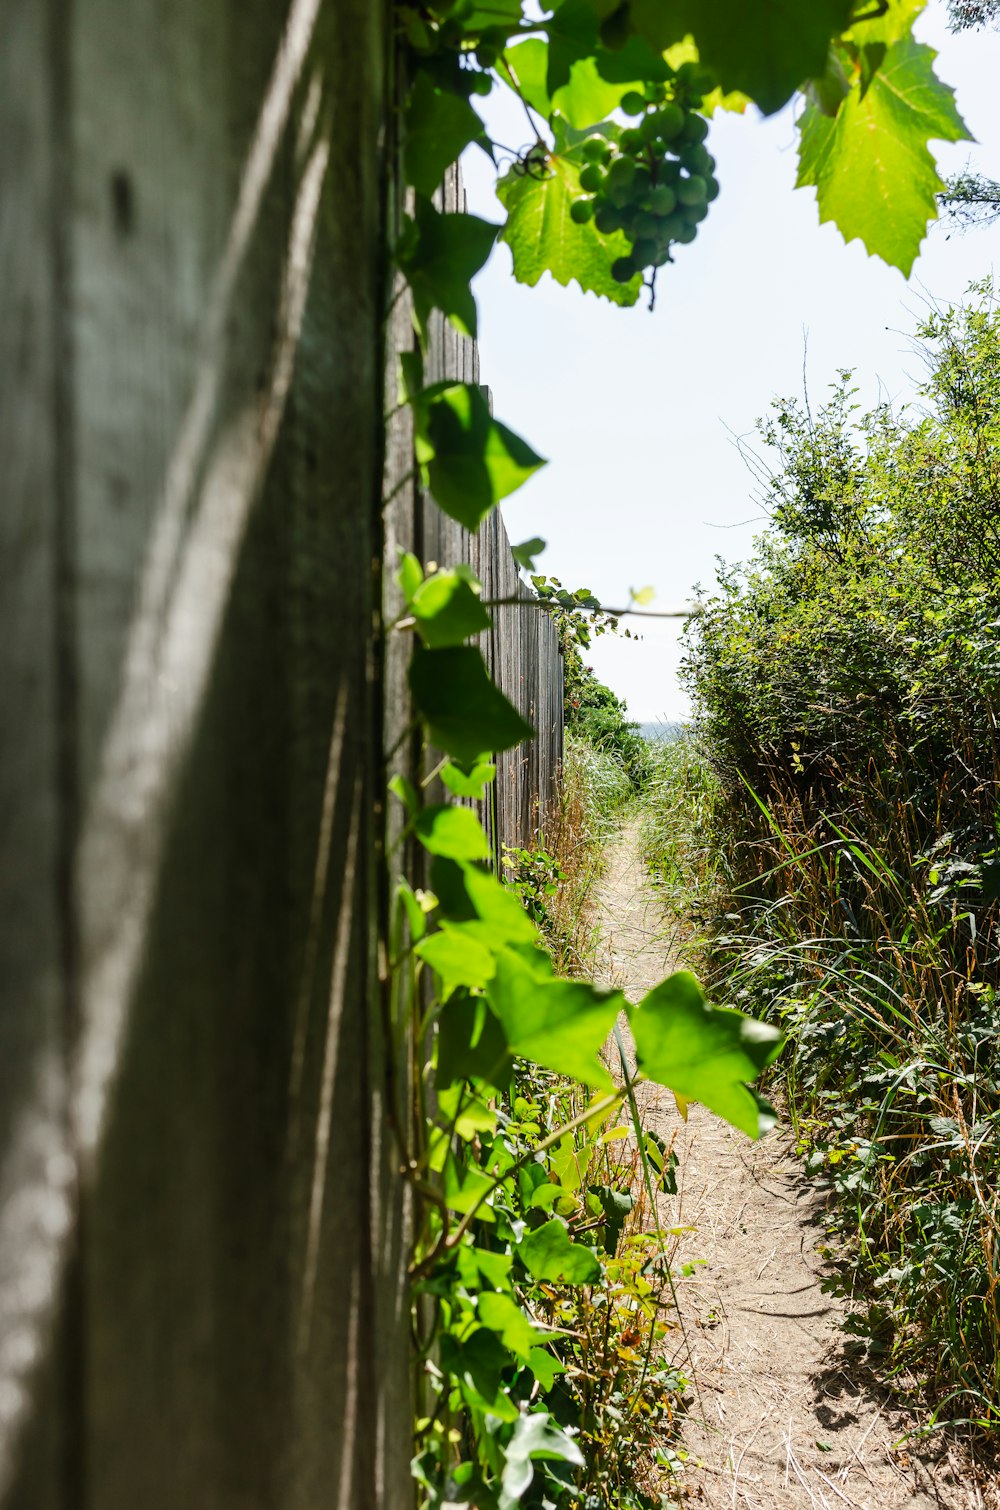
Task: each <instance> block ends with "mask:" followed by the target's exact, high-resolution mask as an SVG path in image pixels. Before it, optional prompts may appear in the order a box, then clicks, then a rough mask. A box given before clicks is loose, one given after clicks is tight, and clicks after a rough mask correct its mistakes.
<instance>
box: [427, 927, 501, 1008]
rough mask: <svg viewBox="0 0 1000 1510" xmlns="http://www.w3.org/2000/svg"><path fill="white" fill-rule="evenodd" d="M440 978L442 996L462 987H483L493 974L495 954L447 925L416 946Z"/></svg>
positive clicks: (478, 988) (457, 929)
mask: <svg viewBox="0 0 1000 1510" xmlns="http://www.w3.org/2000/svg"><path fill="white" fill-rule="evenodd" d="M413 952H414V954H416V956H417V957H418V959H422V960H424V961H425V962H426V963H427V964H428V965H430V967H431V969H432V970H433V971H434V973H435V974H436V975H438V976H439V977H440V980H441V995H442V996H450V995H451V993H452V991H454V990H456V989H457V988H458V987H460V986H463V987H464V986H470V987H472V988H474V989H476V990H482V989H483V987H484V986H486V985H487V984H488V983H489V981H490V980H491V979H492V977H493V972H494V970H495V969H496V956H495V955H494V953H493V951H492V950H491V949H488V948H487V947H486V945H485V944H480V943H479V942H478V941H477V940H476V939H474V938H469V937H468V936H467V935H466V934H463V933H462V931H461V929H460V928H455V927H449V926H447V925H445V926H444V927H443V928H440V929H439V930H438V932H437V933H432V934H431V936H430V938H425V939H421V940H420V942H419V944H417V945H416V946H415V948H414V951H413Z"/></svg>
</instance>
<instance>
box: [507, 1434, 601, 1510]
mask: <svg viewBox="0 0 1000 1510" xmlns="http://www.w3.org/2000/svg"><path fill="white" fill-rule="evenodd" d="M505 1458H506V1461H505V1463H504V1468H503V1474H502V1477H501V1480H500V1485H501V1493H500V1501H499V1510H514V1507H515V1506H518V1505H520V1503H521V1500H522V1497H523V1496H524V1494H525V1493H526V1492H527V1490H528V1488H529V1486H530V1484H531V1480H532V1478H533V1477H534V1469H533V1468H532V1466H531V1464H532V1459H534V1458H549V1459H554V1460H555V1461H556V1462H560V1463H571V1464H572V1465H573V1467H574V1468H582V1467H583V1466H584V1459H583V1453H582V1452H581V1451H580V1449H579V1447H578V1446H577V1444H576V1442H574V1440H573V1438H572V1437H570V1436H568V1435H567V1434H566V1432H565V1431H563V1429H562V1427H561V1426H558V1425H557V1424H556V1422H555V1421H554V1420H553V1418H552V1417H551V1416H550V1415H549V1413H548V1411H543V1410H536V1411H530V1412H529V1413H528V1414H527V1415H524V1416H522V1417H521V1419H520V1420H519V1421H518V1423H517V1425H516V1427H515V1428H514V1434H513V1436H512V1437H511V1439H510V1441H509V1442H508V1443H507V1448H506V1452H505Z"/></svg>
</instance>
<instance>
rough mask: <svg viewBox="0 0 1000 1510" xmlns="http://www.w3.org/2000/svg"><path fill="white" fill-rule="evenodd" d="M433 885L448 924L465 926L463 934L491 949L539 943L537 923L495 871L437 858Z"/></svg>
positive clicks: (433, 870) (432, 878)
mask: <svg viewBox="0 0 1000 1510" xmlns="http://www.w3.org/2000/svg"><path fill="white" fill-rule="evenodd" d="M457 811H460V812H469V809H468V808H460V809H457ZM431 886H432V887H433V890H434V893H435V895H436V896H437V897H438V899H439V902H440V905H441V911H442V914H443V915H444V916H445V917H447V919H448V921H449V922H457V923H463V924H465V925H466V927H465V929H464V932H465V933H466V934H468V936H469V937H470V938H475V939H478V940H479V941H480V943H482V944H485V945H486V946H487V947H488V948H491V949H502V948H504V947H505V946H506V945H507V944H534V943H536V942H537V940H538V930H537V929H536V927H535V925H534V923H533V922H532V921H531V919H530V918H529V916H528V914H527V913H526V912H525V910H524V908H523V907H522V906H521V904H520V902H519V901H518V899H517V897H516V896H515V895H514V893H513V892H512V891H509V890H508V889H507V887H506V886H501V884H500V882H499V881H498V880H497V878H496V876H494V875H493V874H492V872H490V871H488V870H484V869H482V868H481V867H480V866H478V865H460V864H456V863H455V861H454V860H449V859H442V858H440V857H438V858H436V859H435V860H434V863H433V865H432V866H431Z"/></svg>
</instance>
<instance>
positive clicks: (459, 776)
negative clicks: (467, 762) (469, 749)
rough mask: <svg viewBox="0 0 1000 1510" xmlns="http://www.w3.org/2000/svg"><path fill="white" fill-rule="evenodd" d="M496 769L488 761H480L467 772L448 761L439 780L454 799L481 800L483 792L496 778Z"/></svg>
mask: <svg viewBox="0 0 1000 1510" xmlns="http://www.w3.org/2000/svg"><path fill="white" fill-rule="evenodd" d="M496 773H497V768H496V766H495V765H492V764H491V763H490V762H489V761H484V760H480V761H478V762H477V763H476V764H475V765H474V766H472V767H471V769H469V770H468V771H463V770H462V768H461V766H457V765H455V764H453V762H451V761H449V762H448V764H447V765H446V766H443V767H442V769H441V780H442V781H443V782H444V784H445V786H446V787H447V788H448V790H449V792H451V793H452V795H453V796H455V797H475V798H477V799H479V800H482V796H483V792H484V791H485V789H486V787H487V786H488V785H489V783H490V782H491V781H492V780H493V778H494V777H495V776H496Z"/></svg>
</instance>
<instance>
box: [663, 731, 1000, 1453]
mask: <svg viewBox="0 0 1000 1510" xmlns="http://www.w3.org/2000/svg"><path fill="white" fill-rule="evenodd" d="M887 742H888V744H889V745H890V746H891V732H889V731H887ZM889 753H890V756H892V755H894V756H895V757H896V758H895V759H893V758H890V759H888V760H886V761H885V762H884V763H881V764H880V766H879V767H876V766H875V765H874V764H873V765H872V766H870V767H869V768H868V769H867V770H866V771H865V772H864V773H863V778H862V777H861V776H858V777H853V778H852V777H851V776H850V775H849V774H848V773H846V772H840V773H838V776H839V780H838V781H837V782H836V783H831V782H829V781H828V780H825V779H823V780H816V781H810V777H809V772H808V771H803V770H801V769H798V767H797V763H796V762H794V761H793V762H789V763H779V762H777V761H773V762H771V763H769V764H767V767H766V769H765V768H762V769H760V770H759V771H758V772H757V773H756V776H757V779H756V780H755V782H754V783H753V787H751V785H750V784H749V783H748V782H747V781H746V780H744V779H741V778H739V777H732V776H731V777H730V779H729V780H728V781H727V780H726V779H725V778H724V777H722V776H720V773H718V772H715V771H713V770H712V769H711V767H710V766H709V765H708V763H707V762H706V760H705V758H704V755H703V754H700V753H699V750H698V745H697V743H696V742H695V741H693V740H692V741H688V742H687V743H686V744H682V745H680V746H679V747H674V748H673V749H672V750H671V749H670V747H668V748H667V750H666V751H664V754H663V756H662V757H661V762H660V768H659V771H658V777H657V780H656V782H655V783H654V785H653V787H652V802H651V812H650V817H649V820H648V822H647V825H646V845H647V855H648V858H649V861H650V864H651V866H652V867H653V869H654V873H655V872H656V871H657V870H659V872H660V874H661V876H662V877H663V879H664V884H665V885H667V886H668V887H671V888H673V890H674V893H675V897H676V898H677V899H680V898H683V897H684V896H685V895H686V896H687V897H689V898H692V899H693V902H694V907H695V910H696V912H698V913H699V914H700V915H701V917H702V919H703V921H704V922H705V924H706V926H705V928H704V929H703V931H702V935H701V949H702V960H701V964H702V967H703V969H705V970H706V972H707V974H708V975H709V979H710V984H711V986H712V989H713V992H714V994H715V996H716V999H718V1000H726V1001H729V1002H731V1003H733V1004H734V1005H739V1006H741V1007H743V1008H744V1009H745V1010H749V1011H752V1012H755V1013H757V1014H760V1015H764V1016H767V1017H769V1018H771V1019H772V1020H777V1021H778V1022H779V1023H780V1024H781V1025H782V1026H783V1027H784V1029H785V1031H786V1032H787V1033H788V1037H789V1043H788V1047H787V1049H786V1051H785V1053H784V1055H783V1057H782V1060H781V1062H780V1065H779V1070H778V1073H779V1075H780V1077H781V1079H782V1082H783V1088H784V1093H785V1099H786V1102H787V1106H788V1111H789V1115H790V1117H791V1120H792V1123H793V1125H794V1128H795V1130H796V1133H797V1135H798V1139H799V1146H800V1149H801V1151H802V1153H803V1155H804V1156H805V1159H806V1163H807V1167H808V1169H809V1170H810V1171H811V1172H812V1173H814V1174H815V1175H817V1176H819V1177H821V1178H823V1179H825V1180H826V1181H827V1182H828V1185H829V1188H830V1190H831V1192H832V1194H833V1197H834V1205H833V1211H832V1215H833V1223H834V1231H835V1232H836V1240H835V1242H833V1243H832V1245H831V1250H830V1251H831V1256H832V1257H833V1258H835V1259H839V1260H840V1272H841V1281H842V1284H843V1285H844V1287H845V1288H846V1289H847V1290H848V1291H849V1292H850V1293H851V1294H852V1295H853V1296H854V1297H855V1298H856V1299H857V1300H859V1301H860V1302H861V1303H862V1304H861V1307H860V1310H859V1311H858V1312H857V1313H856V1315H855V1320H854V1322H853V1326H854V1328H855V1331H856V1342H855V1346H856V1347H857V1348H858V1349H859V1350H860V1349H862V1348H863V1349H866V1350H867V1351H868V1353H869V1354H870V1355H872V1356H873V1357H877V1358H881V1360H882V1362H883V1366H884V1367H885V1368H886V1369H887V1370H888V1371H889V1372H893V1371H895V1372H896V1373H897V1374H899V1375H901V1376H902V1375H906V1376H907V1377H909V1378H911V1379H912V1378H917V1379H919V1380H920V1381H922V1385H923V1388H924V1391H925V1398H926V1400H927V1402H928V1409H929V1412H930V1414H931V1418H932V1419H933V1420H934V1421H938V1420H953V1421H954V1420H960V1421H965V1422H971V1423H974V1425H975V1426H976V1427H977V1429H980V1430H988V1431H991V1432H992V1431H995V1430H996V1428H997V1427H998V1426H1000V1060H998V1054H997V1043H998V1034H1000V1000H998V988H1000V947H998V946H1000V929H998V921H997V909H996V906H995V904H994V903H993V901H992V899H991V898H992V893H993V886H992V884H991V876H990V873H989V866H988V865H987V866H986V867H985V871H986V873H985V874H984V866H983V863H982V860H981V858H979V859H977V858H976V857H977V855H978V856H980V857H981V855H982V853H983V847H984V841H983V834H984V832H986V831H990V832H992V831H993V824H994V813H993V807H992V801H993V796H994V794H995V791H996V788H995V786H993V784H992V782H990V781H977V780H974V779H970V777H969V776H968V775H966V776H965V777H964V778H963V780H961V781H960V780H959V773H960V771H961V765H960V764H959V762H960V761H961V758H962V750H961V748H959V749H958V750H956V762H955V763H951V764H950V765H949V768H948V769H946V770H944V771H942V772H941V773H940V774H939V775H938V776H937V778H936V779H934V780H932V781H928V780H927V779H926V773H924V774H923V776H922V777H920V778H919V779H918V777H917V776H916V775H913V774H911V772H910V763H909V762H908V761H907V760H906V759H905V755H906V751H905V750H903V749H896V750H892V749H890V751H889ZM969 753H970V754H971V753H972V752H969ZM977 753H978V757H979V759H978V764H979V766H980V768H981V767H982V754H983V752H982V751H979V752H977ZM971 769H973V767H972V766H971V765H968V766H966V767H965V770H966V772H970V771H971ZM824 774H825V775H828V774H829V773H828V772H827V773H824ZM762 793H763V795H761V794H762ZM995 842H996V841H995V839H994V840H993V843H994V845H995Z"/></svg>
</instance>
